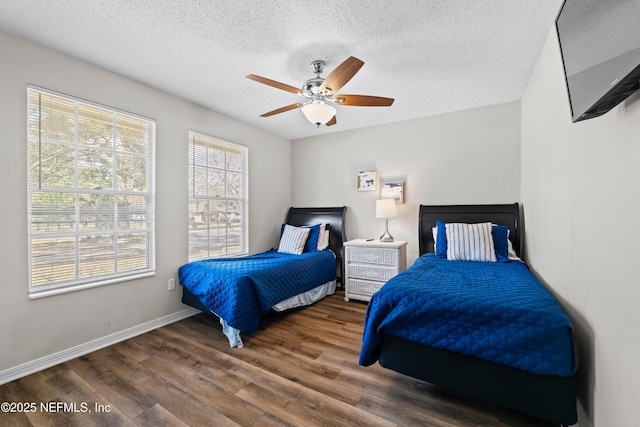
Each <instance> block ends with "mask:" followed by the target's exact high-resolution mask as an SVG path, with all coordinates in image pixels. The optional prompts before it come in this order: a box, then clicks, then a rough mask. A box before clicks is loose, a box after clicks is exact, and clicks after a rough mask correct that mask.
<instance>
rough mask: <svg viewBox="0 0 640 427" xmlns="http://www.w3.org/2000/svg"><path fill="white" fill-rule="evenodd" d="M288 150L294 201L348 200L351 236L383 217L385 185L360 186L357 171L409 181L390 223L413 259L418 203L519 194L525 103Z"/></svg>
mask: <svg viewBox="0 0 640 427" xmlns="http://www.w3.org/2000/svg"><path fill="white" fill-rule="evenodd" d="M398 101H400V100H398ZM344 108H357V107H344ZM391 108H393V107H391ZM338 114H339V113H338ZM361 114H367V109H366V108H362V111H361ZM291 152H292V154H291V157H292V163H293V166H292V171H293V204H294V205H295V206H332V205H338V206H342V205H346V206H347V224H346V231H347V238H348V239H355V238H378V237H380V235H381V234H382V233H383V231H384V220H383V219H376V218H375V201H376V199H378V198H379V196H380V193H379V191H376V192H373V191H372V192H358V191H357V190H356V174H357V172H358V171H361V170H373V169H377V170H378V174H379V176H380V177H381V180H382V181H384V180H402V181H404V182H405V204H404V205H398V206H397V207H398V217H396V218H391V219H390V220H389V231H390V233H391V234H392V235H393V236H394V238H395V239H396V240H406V241H408V242H409V245H408V257H407V258H408V261H409V264H411V263H413V261H414V260H415V258H416V257H417V256H418V240H417V234H418V207H419V205H420V204H470V203H514V202H518V201H519V200H520V103H519V102H512V103H507V104H500V105H494V106H490V107H482V108H475V109H470V110H465V111H459V112H454V113H448V114H442V115H438V116H431V117H426V118H420V119H414V120H408V121H404V122H399V123H393V124H387V125H381V126H376V127H371V128H366V129H359V130H352V131H345V132H340V133H334V134H328V135H324V136H317V137H310V138H304V139H299V140H295V141H293V142H292V149H291Z"/></svg>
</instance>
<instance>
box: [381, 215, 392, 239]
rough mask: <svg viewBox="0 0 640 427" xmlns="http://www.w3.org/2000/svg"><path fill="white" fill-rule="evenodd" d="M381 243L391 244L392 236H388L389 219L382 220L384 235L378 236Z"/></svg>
mask: <svg viewBox="0 0 640 427" xmlns="http://www.w3.org/2000/svg"><path fill="white" fill-rule="evenodd" d="M380 241H381V242H393V236H392V235H391V234H389V218H385V219H384V234H383V235H382V236H380Z"/></svg>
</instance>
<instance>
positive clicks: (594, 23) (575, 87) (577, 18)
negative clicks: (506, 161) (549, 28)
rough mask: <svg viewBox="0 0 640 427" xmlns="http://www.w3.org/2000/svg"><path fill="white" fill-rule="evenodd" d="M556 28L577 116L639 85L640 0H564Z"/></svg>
mask: <svg viewBox="0 0 640 427" xmlns="http://www.w3.org/2000/svg"><path fill="white" fill-rule="evenodd" d="M556 30H557V32H558V39H559V40H560V50H561V52H562V61H563V63H564V73H565V78H566V81H567V89H568V92H569V101H570V104H571V120H572V121H573V122H577V121H581V120H586V119H591V118H594V117H598V116H601V115H603V114H605V113H606V112H607V111H609V110H611V109H612V108H613V107H615V106H616V105H618V104H619V103H620V102H622V101H624V100H625V99H626V98H627V97H628V96H629V95H631V94H632V93H634V92H635V91H636V90H638V89H640V1H639V0H565V2H564V4H563V5H562V8H561V9H560V13H559V14H558V17H557V19H556Z"/></svg>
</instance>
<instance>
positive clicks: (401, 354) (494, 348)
mask: <svg viewBox="0 0 640 427" xmlns="http://www.w3.org/2000/svg"><path fill="white" fill-rule="evenodd" d="M437 221H443V222H444V223H465V224H477V223H483V222H490V223H493V224H499V225H502V226H504V227H503V228H504V229H508V232H507V234H506V235H505V237H507V238H508V240H509V242H510V244H511V248H508V249H511V253H510V254H509V256H507V258H510V259H504V258H502V259H500V260H499V261H500V262H473V261H451V260H450V259H447V257H446V255H445V258H444V259H443V258H442V253H440V257H438V256H436V253H435V252H441V251H440V249H441V247H439V248H438V250H436V247H435V244H434V236H436V239H437V240H440V239H441V238H442V237H443V234H440V233H438V229H439V230H440V231H442V225H443V224H444V223H438V229H434V227H436V224H437ZM418 224H419V225H418V229H419V230H418V231H419V251H420V257H419V258H418V259H417V260H416V262H415V263H414V265H413V266H412V267H411V268H409V269H407V270H405V272H403V273H401V274H399V275H398V276H396V277H394V278H393V279H391V280H390V281H389V282H387V283H386V284H385V285H384V286H383V287H382V288H381V289H380V291H379V292H377V293H376V294H374V297H373V298H372V300H371V301H370V302H369V305H368V306H367V314H366V319H365V327H364V331H363V344H362V350H361V354H360V364H361V365H364V366H368V365H371V364H373V363H375V362H376V361H378V362H379V363H380V365H381V366H383V367H385V368H388V369H392V370H394V371H397V372H400V373H403V374H406V375H409V376H412V377H415V378H418V379H421V380H425V381H427V382H430V383H432V384H436V385H439V386H441V387H444V388H447V389H450V390H453V391H455V392H458V393H461V394H466V395H470V396H473V397H476V398H479V399H482V400H485V401H488V402H492V403H495V404H498V405H502V406H505V407H508V408H511V409H515V410H518V411H520V412H523V413H526V414H529V415H532V416H535V417H538V418H541V419H543V420H546V421H549V422H553V423H556V424H562V425H571V424H575V423H576V421H577V413H576V375H575V374H576V370H577V366H578V361H577V351H576V347H577V346H576V341H575V336H574V333H573V327H572V325H571V322H570V320H569V318H568V316H567V315H566V313H565V312H564V310H562V308H561V307H560V305H559V303H558V302H557V300H556V299H555V298H554V297H553V295H551V293H550V292H549V291H548V290H547V289H546V288H545V287H544V286H543V285H542V284H541V283H540V282H539V281H537V279H535V277H534V276H533V275H532V274H531V273H530V272H529V271H528V268H527V267H526V264H524V263H522V262H521V261H519V260H517V259H518V258H519V257H520V256H521V251H522V246H523V245H522V243H523V236H522V227H521V221H520V212H519V206H518V204H504V205H447V206H442V205H438V206H428V205H421V206H420V209H419V223H418ZM488 230H489V233H493V232H494V231H495V230H496V228H495V227H491V225H489V229H488ZM445 236H448V234H445ZM445 239H448V238H447V237H445ZM448 241H449V243H451V241H452V240H450V236H449V240H448ZM495 242H496V245H498V243H497V242H498V240H495ZM507 243H508V242H507ZM494 249H498V246H496V247H495V248H494ZM514 269H515V270H517V274H521V275H523V276H522V278H521V279H518V280H517V282H515V283H511V282H512V281H514V279H512V276H511V274H512V272H511V270H514ZM474 293H476V294H477V295H473V294H474ZM512 299H514V300H516V302H515V303H513V300H512ZM413 302H416V304H417V307H414V306H410V305H409V304H412V303H413ZM403 306H406V307H409V310H404V309H402V310H401V308H402V307H403ZM505 306H507V307H506V308H505ZM503 310H504V313H503ZM401 312H402V313H401ZM511 312H513V314H511ZM494 313H496V314H495V315H494ZM510 316H513V318H512V317H510ZM527 318H528V319H529V320H532V321H533V324H525V323H524V322H525V319H527ZM483 319H484V320H483ZM510 319H511V320H510ZM485 320H486V321H487V323H486V324H482V323H481V322H483V321H485ZM403 322H404V323H403ZM488 325H490V326H488ZM488 328H489V329H490V330H488ZM490 334H491V335H490ZM492 334H496V335H495V336H494V335H492Z"/></svg>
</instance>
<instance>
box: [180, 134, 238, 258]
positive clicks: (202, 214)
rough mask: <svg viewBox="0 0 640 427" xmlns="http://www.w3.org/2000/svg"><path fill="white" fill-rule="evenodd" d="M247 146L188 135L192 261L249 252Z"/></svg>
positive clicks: (209, 137) (198, 135)
mask: <svg viewBox="0 0 640 427" xmlns="http://www.w3.org/2000/svg"><path fill="white" fill-rule="evenodd" d="M247 158H248V149H247V147H245V146H243V145H240V144H236V143H233V142H229V141H225V140H222V139H219V138H215V137H212V136H208V135H204V134H201V133H197V132H193V131H191V132H190V133H189V208H188V209H189V260H190V261H193V260H197V259H205V258H211V257H219V256H229V255H240V254H244V253H247V234H248V232H247V221H246V218H247V204H248V203H247Z"/></svg>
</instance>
